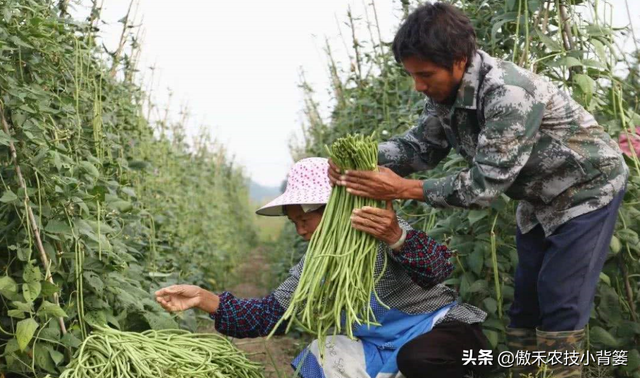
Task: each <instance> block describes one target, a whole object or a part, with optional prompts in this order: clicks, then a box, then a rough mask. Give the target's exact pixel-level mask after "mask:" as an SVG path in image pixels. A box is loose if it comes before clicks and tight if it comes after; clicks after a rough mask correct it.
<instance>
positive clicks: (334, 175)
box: [329, 159, 341, 186]
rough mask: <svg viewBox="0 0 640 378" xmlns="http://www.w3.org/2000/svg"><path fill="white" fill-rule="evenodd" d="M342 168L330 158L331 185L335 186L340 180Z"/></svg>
mask: <svg viewBox="0 0 640 378" xmlns="http://www.w3.org/2000/svg"><path fill="white" fill-rule="evenodd" d="M340 174H341V172H340V168H338V166H337V165H336V164H335V163H334V162H333V161H332V160H331V159H329V182H330V183H331V186H334V185H335V184H336V182H337V181H338V180H340Z"/></svg>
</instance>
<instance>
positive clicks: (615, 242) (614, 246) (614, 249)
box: [609, 235, 622, 256]
mask: <svg viewBox="0 0 640 378" xmlns="http://www.w3.org/2000/svg"><path fill="white" fill-rule="evenodd" d="M609 249H610V250H611V254H612V255H614V256H615V255H617V254H618V253H620V250H621V249H622V244H621V243H620V239H618V238H617V237H616V236H615V235H614V236H613V237H611V242H610V243H609Z"/></svg>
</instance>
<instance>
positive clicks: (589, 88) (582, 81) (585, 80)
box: [573, 74, 596, 102]
mask: <svg viewBox="0 0 640 378" xmlns="http://www.w3.org/2000/svg"><path fill="white" fill-rule="evenodd" d="M573 80H574V82H575V83H576V84H577V85H578V87H579V88H580V90H581V91H582V93H584V94H585V95H586V96H587V102H590V101H591V97H592V96H593V92H595V87H596V82H595V81H593V79H592V78H590V77H589V76H587V75H584V74H575V75H574V76H573Z"/></svg>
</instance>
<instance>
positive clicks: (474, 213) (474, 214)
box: [468, 210, 489, 225]
mask: <svg viewBox="0 0 640 378" xmlns="http://www.w3.org/2000/svg"><path fill="white" fill-rule="evenodd" d="M488 215H489V211H487V210H469V216H468V218H469V224H471V225H473V224H474V223H476V222H477V221H479V220H482V219H484V218H486V217H487V216H488Z"/></svg>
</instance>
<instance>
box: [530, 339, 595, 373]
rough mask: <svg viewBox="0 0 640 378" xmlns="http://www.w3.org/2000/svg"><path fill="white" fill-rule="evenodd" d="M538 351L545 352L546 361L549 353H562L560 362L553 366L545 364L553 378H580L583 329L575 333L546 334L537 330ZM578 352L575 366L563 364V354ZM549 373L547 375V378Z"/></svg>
mask: <svg viewBox="0 0 640 378" xmlns="http://www.w3.org/2000/svg"><path fill="white" fill-rule="evenodd" d="M537 336H538V349H539V350H542V351H545V352H546V357H547V361H548V360H549V352H553V351H558V352H561V353H562V357H561V358H560V361H562V363H557V364H554V365H549V364H547V369H548V370H550V371H551V374H552V375H553V378H580V377H581V376H582V363H581V358H580V356H581V355H582V352H583V347H584V337H585V332H584V329H580V330H577V331H561V332H546V331H541V330H539V329H538V330H537ZM573 351H576V352H578V354H577V356H578V357H577V362H578V363H577V364H565V359H564V356H565V352H569V353H571V352H573ZM548 375H549V373H547V376H548Z"/></svg>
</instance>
